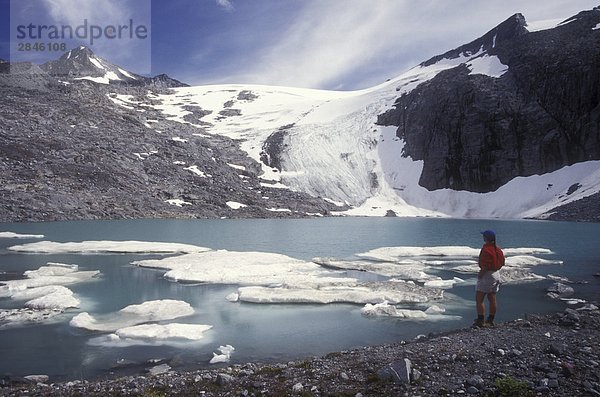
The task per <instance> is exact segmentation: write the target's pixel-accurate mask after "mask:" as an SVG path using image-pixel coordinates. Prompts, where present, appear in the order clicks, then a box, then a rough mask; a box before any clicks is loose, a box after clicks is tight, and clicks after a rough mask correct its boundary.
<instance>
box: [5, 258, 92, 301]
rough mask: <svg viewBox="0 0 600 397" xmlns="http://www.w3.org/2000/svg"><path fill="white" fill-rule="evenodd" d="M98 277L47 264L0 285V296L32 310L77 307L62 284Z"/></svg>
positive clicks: (75, 268) (74, 269) (73, 297)
mask: <svg viewBox="0 0 600 397" xmlns="http://www.w3.org/2000/svg"><path fill="white" fill-rule="evenodd" d="M99 274H100V272H99V271H97V270H93V271H79V267H78V266H77V265H65V264H61V263H49V264H48V265H47V266H42V267H40V268H39V269H37V270H29V271H26V272H25V273H24V275H25V276H27V278H25V279H20V280H9V281H4V282H3V283H4V285H2V286H0V297H10V298H12V299H14V300H27V302H26V303H25V306H26V307H28V308H32V309H59V310H64V309H68V308H72V307H79V304H80V302H79V300H78V299H77V298H76V297H75V296H74V294H73V292H72V291H71V290H70V289H68V288H66V287H64V285H70V284H76V283H80V282H85V281H90V280H91V279H93V278H94V277H96V276H97V275H99Z"/></svg>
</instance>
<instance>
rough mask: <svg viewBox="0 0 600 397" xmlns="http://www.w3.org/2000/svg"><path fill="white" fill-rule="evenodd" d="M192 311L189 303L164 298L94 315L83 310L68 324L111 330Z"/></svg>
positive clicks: (182, 315)
mask: <svg viewBox="0 0 600 397" xmlns="http://www.w3.org/2000/svg"><path fill="white" fill-rule="evenodd" d="M193 313H194V309H193V308H192V306H190V304H189V303H187V302H183V301H177V300H168V299H166V300H156V301H148V302H144V303H142V304H140V305H131V306H127V307H125V308H123V309H121V310H119V311H118V312H116V313H111V314H108V315H101V316H100V315H99V316H96V317H93V316H91V315H90V314H89V313H87V312H83V313H80V314H78V315H76V316H75V317H73V319H72V320H71V322H70V325H71V326H72V327H76V328H85V329H88V330H90V331H103V332H113V331H116V330H118V329H121V328H126V327H131V326H134V325H138V324H143V323H147V322H152V321H163V320H172V319H175V318H179V317H185V316H189V315H191V314H193Z"/></svg>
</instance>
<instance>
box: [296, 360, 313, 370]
mask: <svg viewBox="0 0 600 397" xmlns="http://www.w3.org/2000/svg"><path fill="white" fill-rule="evenodd" d="M311 367H312V364H311V362H310V361H302V362H301V363H298V364H296V368H302V369H310V368H311Z"/></svg>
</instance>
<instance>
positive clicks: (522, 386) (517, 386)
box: [495, 376, 535, 397]
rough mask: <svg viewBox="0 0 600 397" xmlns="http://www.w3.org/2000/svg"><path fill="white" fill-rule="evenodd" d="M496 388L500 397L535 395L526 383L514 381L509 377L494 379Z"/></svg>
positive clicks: (528, 396)
mask: <svg viewBox="0 0 600 397" xmlns="http://www.w3.org/2000/svg"><path fill="white" fill-rule="evenodd" d="M495 384H496V388H497V389H498V392H499V393H500V395H501V396H506V397H533V396H535V393H534V391H533V390H531V389H530V388H529V386H527V383H525V382H522V381H519V380H516V379H514V378H512V377H510V376H505V377H503V378H497V379H496V382H495Z"/></svg>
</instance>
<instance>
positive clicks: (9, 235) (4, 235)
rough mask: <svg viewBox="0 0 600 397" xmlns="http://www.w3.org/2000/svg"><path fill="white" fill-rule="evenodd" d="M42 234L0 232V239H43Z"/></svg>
mask: <svg viewBox="0 0 600 397" xmlns="http://www.w3.org/2000/svg"><path fill="white" fill-rule="evenodd" d="M44 237H45V236H44V235H43V234H19V233H14V232H0V238H23V239H25V238H44Z"/></svg>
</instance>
